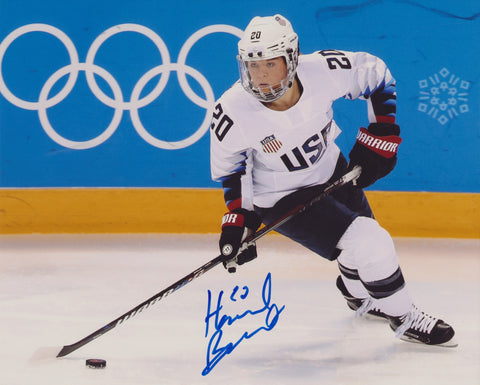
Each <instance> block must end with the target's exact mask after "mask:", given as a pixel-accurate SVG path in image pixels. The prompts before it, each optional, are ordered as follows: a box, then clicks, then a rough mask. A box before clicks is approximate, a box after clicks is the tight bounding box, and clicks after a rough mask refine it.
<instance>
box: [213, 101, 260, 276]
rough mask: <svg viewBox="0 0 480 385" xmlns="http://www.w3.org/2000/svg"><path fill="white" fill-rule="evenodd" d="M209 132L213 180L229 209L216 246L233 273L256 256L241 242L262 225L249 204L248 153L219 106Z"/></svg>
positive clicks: (237, 131)
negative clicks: (221, 190) (220, 186)
mask: <svg viewBox="0 0 480 385" xmlns="http://www.w3.org/2000/svg"><path fill="white" fill-rule="evenodd" d="M225 116H226V117H225ZM210 133H211V136H210V138H211V139H210V141H211V144H210V162H211V173H212V179H213V180H215V181H218V182H221V183H222V187H223V193H224V199H225V204H226V205H227V208H228V212H226V213H225V214H224V216H223V219H222V234H221V236H220V241H219V247H220V252H221V253H222V255H223V256H224V257H225V260H224V266H225V268H226V269H227V270H228V271H229V272H235V271H236V265H237V264H238V265H242V264H244V263H246V262H249V261H251V260H252V259H254V258H256V257H257V251H256V246H255V244H253V245H250V246H249V247H247V248H245V249H241V245H242V242H243V240H244V239H245V238H246V237H247V236H248V235H249V234H250V233H251V232H254V231H256V230H257V229H258V227H259V226H260V224H261V218H260V217H259V215H258V214H256V213H255V211H253V205H252V203H251V195H252V192H251V176H250V175H249V174H248V173H247V163H248V162H249V153H250V150H249V149H248V147H247V144H246V141H245V138H244V137H243V133H242V132H241V131H240V128H239V127H236V126H235V123H234V121H233V119H231V118H230V116H229V115H227V114H226V112H225V111H224V108H223V107H222V105H221V103H218V104H217V106H216V112H215V113H214V117H213V120H212V125H211V132H210ZM245 195H246V197H245ZM244 197H245V198H247V199H244Z"/></svg>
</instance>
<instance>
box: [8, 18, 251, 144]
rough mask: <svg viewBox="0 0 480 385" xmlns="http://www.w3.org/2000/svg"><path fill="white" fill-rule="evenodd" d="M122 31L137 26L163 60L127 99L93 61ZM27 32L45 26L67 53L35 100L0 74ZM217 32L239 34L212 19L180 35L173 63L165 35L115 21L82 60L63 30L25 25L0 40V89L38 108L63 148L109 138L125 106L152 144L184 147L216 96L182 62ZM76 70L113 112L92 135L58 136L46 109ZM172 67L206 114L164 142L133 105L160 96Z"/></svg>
mask: <svg viewBox="0 0 480 385" xmlns="http://www.w3.org/2000/svg"><path fill="white" fill-rule="evenodd" d="M127 31H130V32H137V33H139V34H142V35H144V36H146V37H147V38H149V39H150V40H151V41H152V42H153V43H154V44H155V46H156V48H157V49H158V51H159V53H160V55H161V58H162V64H161V65H158V66H156V67H154V68H152V69H150V70H149V71H147V72H146V73H145V74H144V75H143V76H141V77H140V79H139V80H138V81H137V83H136V84H135V86H134V88H133V91H132V93H131V95H130V99H129V100H128V101H125V100H124V96H123V93H122V90H121V88H120V86H119V84H118V82H117V81H116V79H115V78H114V77H113V76H112V75H111V74H110V73H109V72H108V71H107V70H106V69H105V68H102V67H99V66H98V65H96V64H95V63H94V62H95V55H96V54H97V51H98V50H99V48H100V46H101V45H102V44H103V43H104V42H105V41H106V40H107V39H109V38H110V37H112V36H114V35H116V34H118V33H121V32H127ZM31 32H45V33H48V34H51V35H53V36H54V37H56V38H57V39H58V40H60V41H61V42H62V43H63V45H64V46H65V48H66V49H67V52H68V56H69V58H70V64H68V65H66V66H64V67H62V68H60V69H58V70H57V71H56V72H54V73H53V74H52V75H51V76H50V77H49V78H48V80H47V81H46V82H45V84H44V85H43V87H42V89H41V91H40V96H39V98H38V101H36V102H30V101H26V100H23V99H21V98H19V97H17V96H15V95H14V94H13V93H12V92H11V91H10V90H9V89H8V87H7V85H6V84H5V81H4V79H3V74H2V63H3V58H4V56H5V52H6V51H7V49H8V47H9V46H10V45H11V44H12V43H13V42H14V41H15V40H16V39H17V38H19V37H20V36H22V35H24V34H27V33H31ZM216 32H225V33H229V34H232V35H235V36H237V37H239V38H240V37H241V36H242V34H243V31H242V30H241V29H239V28H236V27H233V26H230V25H226V24H216V25H210V26H208V27H205V28H202V29H200V30H198V31H197V32H195V33H194V34H193V35H191V36H190V37H189V38H188V39H187V40H186V41H185V43H184V44H183V46H182V48H181V50H180V53H179V55H178V62H177V63H172V62H171V61H170V53H169V52H168V49H167V46H166V45H165V43H164V41H163V40H162V39H161V37H160V36H158V35H157V34H156V33H155V32H153V31H152V30H151V29H149V28H147V27H145V26H142V25H139V24H119V25H115V26H113V27H111V28H109V29H107V30H106V31H104V32H103V33H101V34H100V35H99V36H98V37H97V38H96V39H95V40H94V42H93V43H92V45H91V46H90V48H89V50H88V53H87V57H86V60H85V63H81V62H80V61H79V57H78V53H77V50H76V48H75V45H74V44H73V42H72V41H71V40H70V38H69V37H68V36H67V35H66V34H65V33H64V32H63V31H61V30H60V29H58V28H55V27H53V26H51V25H48V24H28V25H24V26H22V27H20V28H17V29H16V30H14V31H13V32H11V33H10V34H9V35H8V36H7V37H6V38H5V39H4V40H3V41H2V43H1V44H0V93H1V94H2V95H3V96H4V97H5V98H6V99H7V100H8V101H9V102H10V103H12V104H14V105H15V106H17V107H20V108H23V109H26V110H36V111H37V112H38V116H39V119H40V123H41V125H42V127H43V129H44V130H45V133H46V134H47V135H48V136H49V137H50V138H51V139H52V140H53V141H55V142H56V143H58V144H60V145H61V146H64V147H67V148H71V149H75V150H84V149H89V148H92V147H96V146H98V145H100V144H102V143H103V142H105V141H106V140H107V139H109V138H110V136H112V134H113V133H114V132H115V130H116V129H117V128H118V126H119V124H120V120H121V118H122V115H123V111H127V110H128V111H130V119H131V121H132V124H133V126H134V128H135V130H136V131H137V133H138V134H139V135H140V136H141V137H142V138H143V139H144V140H145V141H146V142H148V143H149V144H151V145H152V146H155V147H158V148H163V149H167V150H176V149H180V148H184V147H188V146H190V145H192V144H193V143H195V142H196V141H198V140H199V139H200V138H201V137H202V136H203V135H204V134H205V133H206V132H207V131H208V128H209V126H210V120H211V116H212V113H213V106H214V104H215V97H214V94H213V90H212V87H211V86H210V83H209V82H208V81H207V79H205V77H204V76H203V75H202V74H201V73H200V72H198V71H197V70H196V69H194V68H192V67H190V66H188V65H187V64H186V60H187V56H188V53H189V52H190V49H191V48H192V47H193V45H194V44H195V43H196V42H197V41H198V40H199V39H201V38H202V37H204V36H207V35H209V34H212V33H216ZM80 71H84V72H85V76H86V79H87V83H88V86H89V87H90V90H91V91H92V93H93V94H94V95H95V97H96V98H97V99H98V100H100V101H101V102H102V103H103V104H105V105H107V106H109V107H111V108H113V109H114V114H113V118H112V120H111V122H110V124H109V125H108V127H107V128H106V129H105V130H104V131H103V132H102V133H101V134H100V135H98V136H97V137H95V138H93V139H90V140H86V141H73V140H69V139H67V138H65V137H63V136H61V135H60V134H58V132H57V131H55V129H54V128H53V127H52V125H51V124H50V121H49V119H48V115H47V109H48V108H50V107H53V106H55V105H57V104H58V103H60V102H62V101H63V100H64V99H65V98H66V97H67V96H68V94H69V93H70V92H71V91H72V89H73V87H74V86H75V83H76V81H77V77H78V73H79V72H80ZM171 71H175V72H176V74H177V78H178V81H179V84H180V87H181V89H182V91H183V93H184V94H185V95H186V96H187V97H188V98H189V99H190V100H191V101H192V102H193V103H195V104H196V105H197V106H199V107H201V108H204V109H205V110H206V113H205V119H204V120H203V122H202V124H201V125H200V127H199V128H198V129H197V130H196V131H195V132H194V133H193V134H192V135H191V136H189V137H187V138H185V139H183V140H179V141H173V142H168V141H163V140H160V139H158V138H156V137H154V136H152V135H151V134H150V133H149V132H148V131H147V130H146V128H145V127H144V126H143V124H142V122H141V120H140V117H139V113H138V110H139V109H140V108H142V107H145V106H146V105H148V104H150V103H151V102H153V101H154V100H155V99H157V98H158V97H159V96H160V94H161V93H162V92H163V90H164V88H165V86H166V85H167V82H168V79H169V77H170V72H171ZM66 75H68V80H67V82H66V83H65V85H64V86H63V88H62V89H61V90H60V91H58V92H57V93H56V95H53V96H51V97H49V95H50V91H51V90H52V88H53V87H54V85H55V83H56V82H57V81H58V80H60V79H61V78H62V77H64V76H66ZM94 75H97V76H100V77H101V78H102V79H103V80H104V81H105V82H106V83H107V84H108V86H109V87H110V89H111V91H112V93H113V98H111V97H110V96H108V95H106V94H105V93H104V92H103V91H102V90H101V89H100V87H99V86H98V84H97V82H96V80H95V76H94ZM157 75H161V76H160V79H159V81H158V83H157V84H156V85H155V87H153V89H152V90H151V91H150V92H149V93H148V94H147V95H145V96H143V97H140V95H141V94H142V91H143V89H144V87H145V86H146V84H147V83H148V82H149V81H150V80H152V79H153V78H154V77H155V76H157ZM186 75H189V76H191V77H193V78H194V79H195V80H196V81H197V82H198V84H199V85H200V86H201V87H202V89H203V92H204V95H205V99H204V98H202V97H200V96H199V95H197V94H196V93H195V92H194V91H193V90H192V88H191V87H190V85H189V84H188V81H187V77H186Z"/></svg>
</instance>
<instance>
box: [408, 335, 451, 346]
mask: <svg viewBox="0 0 480 385" xmlns="http://www.w3.org/2000/svg"><path fill="white" fill-rule="evenodd" d="M400 339H401V340H402V341H405V342H411V343H414V344H419V345H426V346H438V347H441V348H456V347H457V346H458V342H457V341H456V339H455V338H452V339H450V340H448V341H446V342H444V343H442V344H435V345H433V344H426V343H425V342H422V341H419V340H417V339H415V338H410V337H407V336H402V337H400Z"/></svg>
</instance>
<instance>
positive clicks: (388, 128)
mask: <svg viewBox="0 0 480 385" xmlns="http://www.w3.org/2000/svg"><path fill="white" fill-rule="evenodd" d="M399 135H400V127H399V126H398V125H396V124H392V123H370V125H369V126H368V129H366V128H363V127H362V128H360V130H359V131H358V135H357V141H356V143H355V145H354V146H353V148H352V150H351V151H350V163H349V165H348V169H349V170H351V169H353V167H355V166H356V165H360V166H361V167H362V173H361V174H360V176H359V177H358V179H357V180H356V185H357V186H358V187H360V188H365V187H368V186H370V185H372V184H373V183H375V182H376V181H377V180H378V179H380V178H383V177H384V176H386V175H388V174H389V173H390V172H391V171H392V170H393V168H394V167H395V165H396V164H397V149H398V146H399V145H400V143H401V142H402V139H401V138H400V137H399Z"/></svg>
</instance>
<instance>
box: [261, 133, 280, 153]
mask: <svg viewBox="0 0 480 385" xmlns="http://www.w3.org/2000/svg"><path fill="white" fill-rule="evenodd" d="M260 143H261V144H262V147H263V152H266V153H274V152H277V151H278V150H280V148H282V142H280V141H279V140H278V139H277V138H275V135H273V134H272V135H269V136H267V137H266V138H265V139H263V140H262V141H260Z"/></svg>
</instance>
